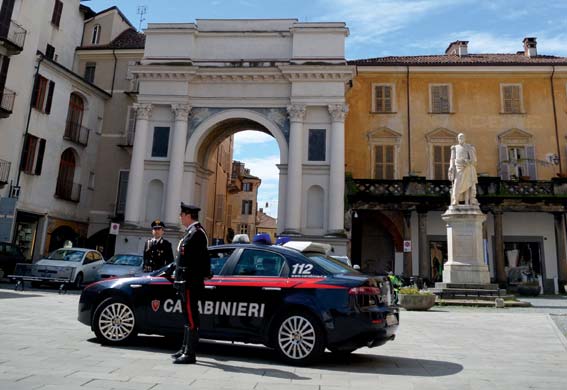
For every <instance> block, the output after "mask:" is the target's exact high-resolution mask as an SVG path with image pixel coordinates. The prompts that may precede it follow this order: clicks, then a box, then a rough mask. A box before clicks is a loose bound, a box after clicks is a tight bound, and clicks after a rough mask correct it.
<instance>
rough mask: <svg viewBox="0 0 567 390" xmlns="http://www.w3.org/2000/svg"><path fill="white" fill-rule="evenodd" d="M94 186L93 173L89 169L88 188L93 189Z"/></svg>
mask: <svg viewBox="0 0 567 390" xmlns="http://www.w3.org/2000/svg"><path fill="white" fill-rule="evenodd" d="M94 186H95V173H94V172H92V171H91V172H89V189H90V190H94Z"/></svg>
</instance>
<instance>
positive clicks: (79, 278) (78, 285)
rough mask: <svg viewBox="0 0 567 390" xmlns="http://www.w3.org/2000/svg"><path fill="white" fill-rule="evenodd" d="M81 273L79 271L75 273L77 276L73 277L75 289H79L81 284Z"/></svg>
mask: <svg viewBox="0 0 567 390" xmlns="http://www.w3.org/2000/svg"><path fill="white" fill-rule="evenodd" d="M83 279H84V277H83V273H82V272H79V274H78V275H77V277H76V278H75V288H76V289H80V288H81V286H82V285H83Z"/></svg>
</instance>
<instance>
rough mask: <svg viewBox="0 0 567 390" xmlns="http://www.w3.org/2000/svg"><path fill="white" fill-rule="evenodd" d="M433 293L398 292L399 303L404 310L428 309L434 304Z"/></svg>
mask: <svg viewBox="0 0 567 390" xmlns="http://www.w3.org/2000/svg"><path fill="white" fill-rule="evenodd" d="M435 298H436V295H434V294H400V295H399V298H398V299H399V305H400V306H401V307H403V308H404V309H406V310H429V309H431V307H432V306H433V305H435Z"/></svg>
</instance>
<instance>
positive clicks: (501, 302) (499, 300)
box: [494, 298, 504, 309]
mask: <svg viewBox="0 0 567 390" xmlns="http://www.w3.org/2000/svg"><path fill="white" fill-rule="evenodd" d="M494 307H496V308H497V309H502V308H503V307H504V299H502V298H496V299H495V300H494Z"/></svg>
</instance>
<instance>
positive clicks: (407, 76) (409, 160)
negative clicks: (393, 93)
mask: <svg viewBox="0 0 567 390" xmlns="http://www.w3.org/2000/svg"><path fill="white" fill-rule="evenodd" d="M406 70H407V71H406V108H407V116H408V176H409V175H410V173H411V172H412V169H411V168H412V167H411V117H410V95H409V93H410V87H409V65H408V66H406Z"/></svg>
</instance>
